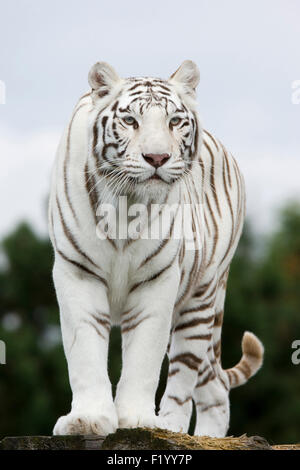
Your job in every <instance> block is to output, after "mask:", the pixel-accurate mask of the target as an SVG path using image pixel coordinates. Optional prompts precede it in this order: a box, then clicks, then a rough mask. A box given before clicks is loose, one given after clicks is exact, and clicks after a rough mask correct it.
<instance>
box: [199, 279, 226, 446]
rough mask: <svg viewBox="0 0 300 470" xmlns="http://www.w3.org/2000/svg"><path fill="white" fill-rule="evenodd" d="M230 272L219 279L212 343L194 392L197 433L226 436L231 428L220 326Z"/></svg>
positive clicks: (200, 370)
mask: <svg viewBox="0 0 300 470" xmlns="http://www.w3.org/2000/svg"><path fill="white" fill-rule="evenodd" d="M227 275H228V273H225V275H224V276H223V279H221V281H220V282H219V285H218V291H217V296H216V313H215V319H214V325H213V333H212V338H211V344H210V346H209V348H208V351H207V356H206V358H205V361H204V362H203V363H202V365H201V368H200V369H199V372H198V381H197V384H196V386H195V389H194V392H193V399H194V402H195V406H196V428H195V435H197V436H203V435H207V436H211V437H224V436H225V435H226V433H227V430H228V427H229V388H230V386H229V379H228V375H227V374H226V372H225V371H224V370H223V369H222V366H221V360H220V356H221V329H222V323H223V309H224V301H225V289H226V280H227Z"/></svg>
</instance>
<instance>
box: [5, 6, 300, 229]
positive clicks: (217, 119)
mask: <svg viewBox="0 0 300 470" xmlns="http://www.w3.org/2000/svg"><path fill="white" fill-rule="evenodd" d="M0 7H1V8H0V13H1V30H0V59H1V61H0V80H2V81H3V82H5V84H6V104H1V105H0V157H1V170H0V201H1V218H0V237H1V236H2V235H3V234H4V233H6V232H7V231H8V230H9V229H11V228H13V226H14V225H15V224H16V222H17V221H18V220H20V219H27V220H30V221H32V222H33V223H34V224H35V226H36V227H37V229H38V230H42V231H44V232H45V230H46V216H45V205H46V197H47V193H48V189H49V179H50V171H51V166H52V163H53V159H54V155H55V149H56V146H57V144H58V140H59V137H60V134H61V132H62V130H63V128H64V126H65V125H66V124H67V122H68V119H69V116H70V114H71V112H72V109H73V106H74V104H75V102H76V101H77V99H78V97H79V96H80V95H81V94H82V93H83V92H84V91H85V90H86V89H88V85H87V74H88V70H89V68H90V67H91V65H92V64H93V63H95V62H96V61H98V60H105V61H107V62H109V63H111V64H112V65H113V66H114V67H115V69H116V70H117V71H118V72H119V74H120V75H122V76H134V75H152V76H160V77H163V78H166V77H168V76H169V75H171V74H172V73H173V72H174V71H175V70H176V68H177V67H178V66H179V64H180V63H181V62H182V61H183V60H185V59H192V60H194V61H195V62H196V63H197V64H198V66H199V68H200V74H201V82H200V85H199V88H198V100H199V113H200V116H201V118H202V121H203V123H204V126H205V128H207V129H208V130H210V131H211V132H213V133H215V135H216V136H217V137H219V138H220V139H221V140H222V141H223V143H224V144H225V145H226V147H227V148H228V149H229V150H230V151H232V152H233V153H234V155H235V157H236V158H237V160H238V162H239V164H240V167H241V169H242V171H243V173H244V176H245V180H246V184H247V194H248V212H249V214H250V216H251V217H252V219H253V221H254V223H255V224H256V225H257V227H258V228H269V227H270V226H271V225H272V220H273V219H272V217H273V214H274V213H275V212H274V211H275V209H276V208H277V207H279V206H280V205H282V204H283V203H284V201H286V199H288V198H292V197H297V198H299V200H300V181H299V180H300V132H299V131H300V104H298V105H296V104H292V83H293V82H294V81H296V80H300V1H299V0H243V1H241V0H184V1H179V0H151V1H143V0H139V1H138V0H127V1H126V2H124V1H121V0H114V1H111V2H110V1H102V0H81V1H78V0H51V1H50V0H43V1H40V0H6V1H5V0H1V3H0Z"/></svg>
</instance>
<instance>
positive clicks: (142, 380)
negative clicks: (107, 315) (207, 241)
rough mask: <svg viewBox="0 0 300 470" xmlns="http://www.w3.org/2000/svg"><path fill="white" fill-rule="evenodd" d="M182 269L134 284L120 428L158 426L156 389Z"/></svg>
mask: <svg viewBox="0 0 300 470" xmlns="http://www.w3.org/2000/svg"><path fill="white" fill-rule="evenodd" d="M178 283H179V271H178V268H177V266H176V265H174V266H171V267H170V268H169V269H168V270H167V271H165V272H164V273H163V274H161V275H160V276H159V277H158V278H157V279H155V280H152V281H150V282H145V283H140V284H139V285H137V286H134V287H133V288H132V290H131V292H130V293H129V297H128V302H127V306H126V309H125V312H124V313H123V315H122V324H121V331H122V356H123V366H122V375H121V379H120V381H119V384H118V388H117V394H116V400H115V404H116V409H117V413H118V418H119V427H120V428H134V427H156V426H158V424H157V416H156V415H155V393H156V389H157V386H158V382H159V376H160V369H161V365H162V362H163V358H164V355H165V354H166V350H167V345H168V340H169V335H170V328H171V323H172V314H173V309H174V303H175V299H176V294H177V289H178Z"/></svg>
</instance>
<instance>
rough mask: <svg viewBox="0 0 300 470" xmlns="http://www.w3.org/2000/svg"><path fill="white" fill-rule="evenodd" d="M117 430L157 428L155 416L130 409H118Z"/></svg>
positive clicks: (152, 412) (150, 412)
mask: <svg viewBox="0 0 300 470" xmlns="http://www.w3.org/2000/svg"><path fill="white" fill-rule="evenodd" d="M118 416H119V428H127V429H128V428H158V427H159V425H158V420H157V418H158V417H157V416H156V415H155V412H154V410H153V411H145V410H140V411H138V410H136V409H135V408H134V406H133V407H131V408H123V407H122V408H119V409H118Z"/></svg>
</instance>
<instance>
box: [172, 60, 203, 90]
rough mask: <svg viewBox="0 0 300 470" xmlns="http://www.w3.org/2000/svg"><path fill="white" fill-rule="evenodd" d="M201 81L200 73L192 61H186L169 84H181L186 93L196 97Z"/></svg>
mask: <svg viewBox="0 0 300 470" xmlns="http://www.w3.org/2000/svg"><path fill="white" fill-rule="evenodd" d="M199 81H200V72H199V69H198V67H197V65H196V64H195V62H193V61H192V60H185V61H184V62H183V63H182V64H181V66H180V67H179V68H178V69H177V70H176V72H174V73H173V74H172V75H171V77H170V78H169V82H171V83H174V84H179V85H181V86H182V87H183V89H184V91H185V93H187V94H189V95H192V96H194V95H195V91H196V86H197V85H198V83H199Z"/></svg>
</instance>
